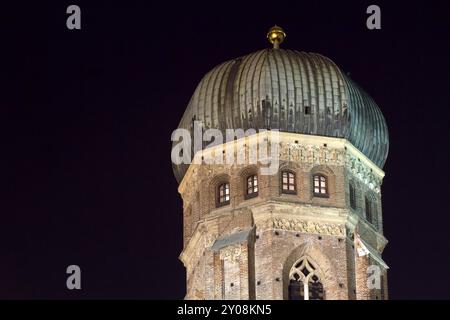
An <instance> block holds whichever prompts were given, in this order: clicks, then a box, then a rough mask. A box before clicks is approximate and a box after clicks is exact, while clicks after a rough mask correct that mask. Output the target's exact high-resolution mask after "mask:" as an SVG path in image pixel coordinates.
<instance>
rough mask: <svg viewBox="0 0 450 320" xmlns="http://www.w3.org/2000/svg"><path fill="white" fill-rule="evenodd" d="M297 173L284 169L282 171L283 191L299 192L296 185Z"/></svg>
mask: <svg viewBox="0 0 450 320" xmlns="http://www.w3.org/2000/svg"><path fill="white" fill-rule="evenodd" d="M295 184H296V181H295V173H294V172H292V171H287V170H285V171H282V172H281V192H282V193H292V194H295V193H297V188H296V187H295Z"/></svg>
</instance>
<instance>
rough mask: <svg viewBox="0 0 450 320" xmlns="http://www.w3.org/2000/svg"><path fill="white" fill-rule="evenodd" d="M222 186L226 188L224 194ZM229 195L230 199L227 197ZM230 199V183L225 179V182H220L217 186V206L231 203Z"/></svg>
mask: <svg viewBox="0 0 450 320" xmlns="http://www.w3.org/2000/svg"><path fill="white" fill-rule="evenodd" d="M222 187H224V188H225V189H224V194H223V195H222V194H221V192H222ZM227 191H228V192H227ZM227 197H228V199H227ZM223 199H224V200H223ZM230 200H231V190H230V183H229V182H228V181H223V182H220V183H218V184H217V187H216V207H217V208H219V207H223V206H226V205H229V204H230Z"/></svg>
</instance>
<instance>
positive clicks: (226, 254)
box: [220, 245, 242, 262]
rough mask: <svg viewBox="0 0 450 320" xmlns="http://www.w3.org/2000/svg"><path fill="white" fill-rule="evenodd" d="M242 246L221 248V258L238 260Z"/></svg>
mask: <svg viewBox="0 0 450 320" xmlns="http://www.w3.org/2000/svg"><path fill="white" fill-rule="evenodd" d="M241 252H242V250H241V246H240V245H235V246H228V247H225V248H223V249H220V259H223V260H229V261H231V262H237V261H238V259H239V257H240V255H241Z"/></svg>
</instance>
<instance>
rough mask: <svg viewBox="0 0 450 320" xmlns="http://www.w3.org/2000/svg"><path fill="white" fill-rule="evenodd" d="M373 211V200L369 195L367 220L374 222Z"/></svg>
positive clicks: (367, 199) (367, 198)
mask: <svg viewBox="0 0 450 320" xmlns="http://www.w3.org/2000/svg"><path fill="white" fill-rule="evenodd" d="M372 213H373V212H372V201H371V200H370V198H369V197H366V220H367V221H368V222H370V223H373V215H372Z"/></svg>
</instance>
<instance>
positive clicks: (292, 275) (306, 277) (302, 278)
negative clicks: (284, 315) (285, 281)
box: [288, 258, 324, 300]
mask: <svg viewBox="0 0 450 320" xmlns="http://www.w3.org/2000/svg"><path fill="white" fill-rule="evenodd" d="M288 291H289V300H324V290H323V285H322V282H321V281H320V278H319V276H318V275H317V271H316V268H315V267H314V266H313V265H312V264H311V263H310V262H309V261H308V259H307V258H302V259H300V260H298V261H297V262H296V263H295V264H294V266H293V267H292V268H291V271H290V272H289V288H288Z"/></svg>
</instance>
